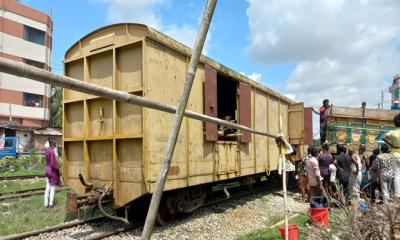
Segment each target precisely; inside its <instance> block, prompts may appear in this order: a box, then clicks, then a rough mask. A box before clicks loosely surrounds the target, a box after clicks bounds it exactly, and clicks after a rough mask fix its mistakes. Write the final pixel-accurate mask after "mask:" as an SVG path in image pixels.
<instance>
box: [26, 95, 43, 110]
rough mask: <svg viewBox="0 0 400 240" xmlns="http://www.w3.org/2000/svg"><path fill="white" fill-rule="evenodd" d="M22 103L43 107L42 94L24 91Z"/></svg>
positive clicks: (28, 105)
mask: <svg viewBox="0 0 400 240" xmlns="http://www.w3.org/2000/svg"><path fill="white" fill-rule="evenodd" d="M22 105H24V106H27V107H38V108H43V96H42V95H38V94H33V93H24V94H23V103H22Z"/></svg>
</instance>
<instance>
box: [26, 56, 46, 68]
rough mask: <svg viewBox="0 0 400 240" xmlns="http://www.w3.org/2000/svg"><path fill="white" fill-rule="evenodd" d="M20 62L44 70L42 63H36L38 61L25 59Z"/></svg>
mask: <svg viewBox="0 0 400 240" xmlns="http://www.w3.org/2000/svg"><path fill="white" fill-rule="evenodd" d="M22 61H23V62H24V63H26V64H28V65H31V66H34V67H37V68H40V69H44V63H42V62H38V61H34V60H30V59H26V58H24V59H23V60H22Z"/></svg>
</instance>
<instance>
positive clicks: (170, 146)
mask: <svg viewBox="0 0 400 240" xmlns="http://www.w3.org/2000/svg"><path fill="white" fill-rule="evenodd" d="M216 4H217V0H208V1H207V5H206V8H205V9H204V13H203V18H202V19H201V24H200V30H199V33H198V34H197V38H196V43H195V44H194V48H193V52H192V55H191V57H190V62H189V68H188V71H187V74H186V81H185V85H184V88H183V92H182V95H181V98H180V101H179V106H178V109H177V110H176V113H175V118H174V120H173V123H172V128H171V130H170V133H169V136H168V142H167V147H166V149H165V157H164V161H163V165H162V166H161V168H160V172H159V174H158V180H157V183H156V188H155V190H154V192H153V196H152V197H151V202H150V207H149V210H148V212H147V216H146V222H145V225H144V228H143V233H142V239H144V240H148V239H150V237H151V234H152V231H153V227H154V222H155V220H156V216H157V211H158V207H159V205H160V201H161V197H162V194H163V191H164V186H165V182H166V180H167V175H168V170H169V167H170V165H171V160H172V156H173V155H174V151H175V146H176V141H177V139H178V135H179V130H180V128H181V124H182V120H183V116H184V112H185V109H186V106H187V102H188V100H189V96H190V91H191V89H192V86H193V82H194V77H195V75H196V70H197V66H198V64H199V60H200V55H201V52H202V50H203V46H204V42H205V40H206V37H207V32H208V29H209V27H210V23H211V19H212V16H213V14H214V10H215V5H216Z"/></svg>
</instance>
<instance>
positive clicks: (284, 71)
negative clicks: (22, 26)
mask: <svg viewBox="0 0 400 240" xmlns="http://www.w3.org/2000/svg"><path fill="white" fill-rule="evenodd" d="M21 2H22V3H24V4H27V5H29V6H31V7H33V8H36V9H39V10H41V11H44V12H46V13H49V14H50V13H51V14H52V16H53V21H54V32H53V71H55V72H58V73H62V60H63V55H64V53H65V51H66V49H67V48H68V47H69V46H71V45H72V44H73V43H75V42H76V41H77V40H79V38H81V37H82V36H84V35H85V34H87V33H89V32H91V31H93V30H94V29H96V28H99V27H101V26H104V25H107V24H110V23H113V22H114V21H113V20H110V19H109V18H107V11H108V4H107V3H105V2H102V1H92V0H74V1H54V0H42V1H36V0H22V1H21ZM248 5H249V4H248V2H246V1H227V0H225V1H224V0H220V1H219V2H218V5H217V8H216V11H215V15H214V18H213V21H212V27H211V40H210V41H209V44H208V46H207V54H208V56H210V57H211V58H213V59H215V60H217V61H218V62H221V63H223V64H224V65H226V66H228V67H230V68H232V69H234V70H236V71H238V72H244V73H246V74H248V75H250V74H251V73H260V74H261V75H262V82H263V83H265V84H267V85H268V86H270V87H272V88H274V89H277V90H279V91H284V87H285V85H284V83H285V81H284V80H285V79H287V78H288V76H289V74H290V72H291V71H292V70H293V68H294V65H292V64H282V65H278V66H267V65H264V64H258V63H255V62H252V61H251V60H250V59H249V57H248V56H247V54H246V51H245V49H246V46H247V43H248V35H249V27H248V17H247V15H246V10H247V8H248ZM204 6H205V1H165V2H164V3H163V4H160V5H157V6H156V7H155V8H156V9H155V12H156V13H157V16H159V18H160V19H162V21H163V25H173V24H178V25H180V24H182V23H185V24H188V25H190V26H191V28H193V29H194V30H197V27H198V24H199V19H200V17H201V14H202V11H203V8H204ZM115 22H117V21H115Z"/></svg>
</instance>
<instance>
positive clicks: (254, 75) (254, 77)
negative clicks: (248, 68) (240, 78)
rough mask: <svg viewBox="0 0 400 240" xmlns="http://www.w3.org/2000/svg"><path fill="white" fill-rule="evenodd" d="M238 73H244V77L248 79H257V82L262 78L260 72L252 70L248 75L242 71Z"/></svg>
mask: <svg viewBox="0 0 400 240" xmlns="http://www.w3.org/2000/svg"><path fill="white" fill-rule="evenodd" d="M239 73H240V74H242V75H244V76H246V77H248V78H250V79H252V80H254V81H257V82H261V80H262V74H261V73H257V72H253V73H251V74H249V75H247V74H246V73H244V72H239Z"/></svg>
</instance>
